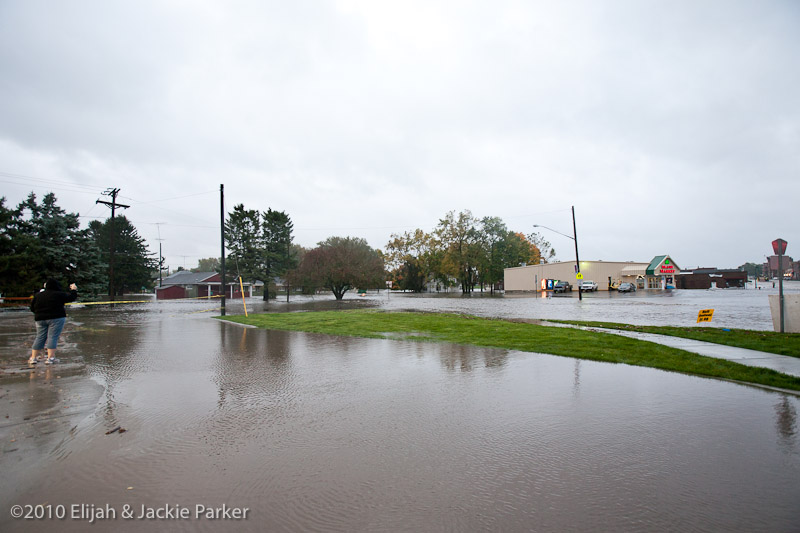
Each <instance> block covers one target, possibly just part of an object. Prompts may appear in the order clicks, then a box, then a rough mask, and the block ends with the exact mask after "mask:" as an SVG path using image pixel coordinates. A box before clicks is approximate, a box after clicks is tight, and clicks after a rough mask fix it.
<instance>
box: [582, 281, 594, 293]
mask: <svg viewBox="0 0 800 533" xmlns="http://www.w3.org/2000/svg"><path fill="white" fill-rule="evenodd" d="M578 288H579V289H580V290H581V291H583V292H592V291H596V290H597V283H595V282H594V281H592V280H590V279H585V280H583V281H581V284H580V285H579V286H578Z"/></svg>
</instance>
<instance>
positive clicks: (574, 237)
mask: <svg viewBox="0 0 800 533" xmlns="http://www.w3.org/2000/svg"><path fill="white" fill-rule="evenodd" d="M533 227H534V228H544V229H549V230H550V231H553V232H555V233H558V234H559V235H563V236H564V237H566V238H567V239H572V240H573V241H575V274H576V277H577V274H580V273H581V262H580V259H578V232H577V230H576V229H575V206H574V205H573V206H572V236H570V235H567V234H566V233H561V232H560V231H557V230H554V229H553V228H548V227H547V226H543V225H542V224H534V225H533ZM579 281H580V280H579ZM578 300H583V296H582V293H581V286H580V284H578Z"/></svg>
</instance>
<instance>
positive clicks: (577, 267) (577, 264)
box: [572, 205, 583, 300]
mask: <svg viewBox="0 0 800 533" xmlns="http://www.w3.org/2000/svg"><path fill="white" fill-rule="evenodd" d="M572 240H573V241H575V274H576V276H577V275H578V274H580V273H581V260H580V259H579V258H578V230H577V229H575V206H574V205H573V206H572ZM581 281H582V280H580V279H579V280H578V300H583V296H581V285H580V282H581Z"/></svg>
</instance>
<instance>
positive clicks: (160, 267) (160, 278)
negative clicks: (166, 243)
mask: <svg viewBox="0 0 800 533" xmlns="http://www.w3.org/2000/svg"><path fill="white" fill-rule="evenodd" d="M161 224H164V222H156V223H155V225H156V230H158V239H156V240H157V241H158V287H159V288H161V286H162V282H163V276H162V274H161V271H162V270H163V269H164V257H163V256H162V255H161V241H163V240H164V239H162V238H161Z"/></svg>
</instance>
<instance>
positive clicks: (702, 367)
mask: <svg viewBox="0 0 800 533" xmlns="http://www.w3.org/2000/svg"><path fill="white" fill-rule="evenodd" d="M221 319H223V320H229V321H231V322H237V323H240V324H250V325H253V326H257V327H259V328H264V329H278V330H291V331H306V332H313V333H325V334H330V335H346V336H352V337H368V338H378V339H392V340H408V341H415V342H449V343H456V344H469V345H473V346H485V347H492V348H506V349H509V350H520V351H525V352H538V353H548V354H553V355H562V356H567V357H575V358H579V359H591V360H593V361H603V362H608V363H625V364H629V365H636V366H646V367H651V368H659V369H662V370H671V371H676V372H684V373H687V374H694V375H698V376H708V377H715V378H723V379H731V380H736V381H744V382H748V383H757V384H761V385H768V386H772V387H779V388H783V389H792V390H800V378H798V377H794V376H788V375H786V374H782V373H780V372H776V371H774V370H769V369H765V368H755V367H749V366H745V365H740V364H738V363H734V362H731V361H725V360H723V359H715V358H712V357H703V356H700V355H697V354H693V353H690V352H686V351H683V350H677V349H674V348H669V347H666V346H662V345H660V344H655V343H651V342H645V341H640V340H636V339H629V338H627V337H621V336H619V335H613V334H610V333H598V332H592V331H584V330H579V329H571V328H562V327H548V326H540V325H534V324H526V323H520V322H510V321H507V320H498V319H487V318H478V317H474V316H469V315H454V314H446V313H406V312H385V311H376V310H357V311H317V312H301V313H264V314H257V315H251V316H250V317H244V316H226V317H221Z"/></svg>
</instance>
